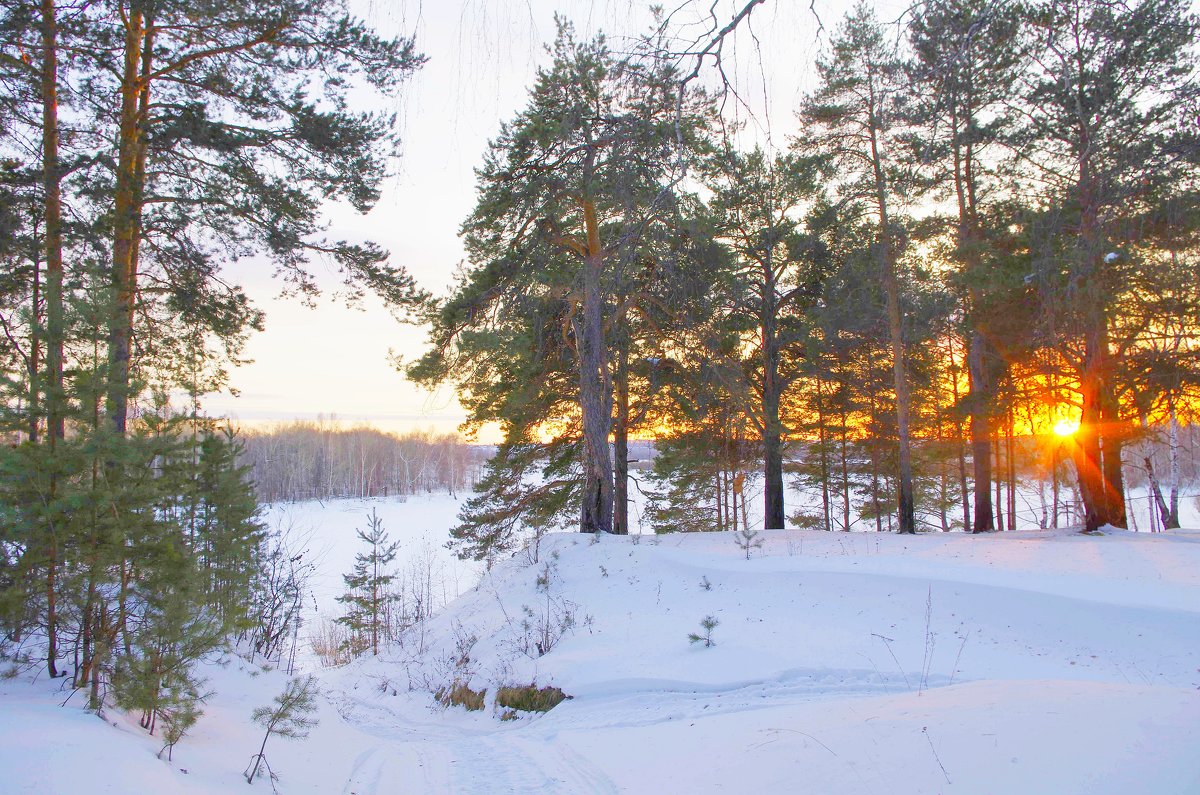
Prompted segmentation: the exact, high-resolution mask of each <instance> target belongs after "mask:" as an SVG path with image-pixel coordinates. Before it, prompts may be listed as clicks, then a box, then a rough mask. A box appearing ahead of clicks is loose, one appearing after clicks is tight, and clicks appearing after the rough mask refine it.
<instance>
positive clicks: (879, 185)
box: [794, 3, 916, 533]
mask: <svg viewBox="0 0 1200 795" xmlns="http://www.w3.org/2000/svg"><path fill="white" fill-rule="evenodd" d="M817 72H818V74H819V75H820V78H821V84H820V86H819V88H818V89H817V91H816V92H815V93H814V94H813V95H812V96H811V97H810V98H809V99H808V100H807V102H806V103H805V105H804V108H803V109H802V111H801V113H800V120H801V122H802V123H803V124H804V125H805V131H804V132H803V133H802V134H801V136H799V137H798V138H797V140H796V142H795V144H794V147H795V149H796V150H797V151H799V152H801V153H804V154H820V155H822V156H824V157H825V158H826V162H827V164H828V165H827V167H828V168H829V170H830V174H831V175H833V174H834V173H835V172H836V180H837V182H838V190H839V191H840V192H841V193H842V194H843V195H844V196H845V197H846V201H847V202H848V203H851V204H852V205H853V204H857V205H858V206H859V208H860V209H856V210H853V211H852V212H855V213H857V212H870V213H871V214H872V215H873V216H874V217H875V240H874V249H875V254H876V257H877V261H878V267H879V271H878V272H879V278H880V281H881V282H882V284H883V288H884V295H885V296H886V298H887V318H888V333H889V338H890V342H891V347H892V368H893V388H894V392H895V405H896V426H897V439H898V445H897V452H898V459H899V472H898V489H897V492H898V514H899V527H898V530H899V532H901V533H914V532H916V523H915V516H914V502H913V468H912V439H911V428H910V422H911V420H910V415H911V397H910V393H911V385H910V383H909V376H908V374H907V373H906V367H907V364H906V359H905V344H906V342H905V339H904V322H903V307H902V296H901V282H900V274H899V261H900V255H901V253H902V248H903V237H902V235H900V234H899V232H900V226H899V224H898V223H897V221H898V219H897V217H896V215H895V209H894V208H895V204H896V196H897V191H898V190H900V189H902V188H903V187H904V182H905V180H906V177H905V175H904V174H903V172H902V170H901V169H900V168H899V163H898V159H897V153H896V151H895V150H896V148H897V147H898V141H897V138H898V135H899V132H900V131H901V127H900V123H901V115H900V108H901V104H902V101H903V98H904V95H903V92H902V73H901V63H900V61H899V59H898V57H897V56H896V54H895V53H894V51H893V50H892V49H891V48H889V47H888V45H887V44H886V42H885V41H884V34H883V30H882V28H881V27H880V25H879V23H878V21H877V20H876V18H875V15H874V13H873V12H872V11H871V9H870V7H869V6H867V5H866V4H864V3H860V4H859V5H857V6H856V7H855V9H854V11H852V12H851V13H850V14H849V15H847V17H846V18H845V20H844V21H843V23H842V25H841V27H840V28H839V29H838V33H837V35H836V36H835V38H834V40H833V42H832V46H831V53H830V54H829V56H828V57H826V58H822V59H820V60H818V62H817Z"/></svg>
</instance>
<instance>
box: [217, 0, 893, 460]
mask: <svg viewBox="0 0 1200 795" xmlns="http://www.w3.org/2000/svg"><path fill="white" fill-rule="evenodd" d="M718 5H719V6H723V7H724V9H725V10H724V11H723V12H722V13H721V16H722V20H723V21H724V20H727V19H729V18H731V15H732V13H733V11H732V9H733V8H734V6H735V5H737V6H740V5H742V2H741V0H739V2H737V3H734V2H730V0H719V3H718ZM883 5H884V6H885V7H886V5H887V4H883ZM672 7H673V6H672ZM708 7H709V3H708V2H703V3H699V2H693V3H691V4H690V5H688V4H685V5H683V6H681V8H682V9H683V10H681V11H679V12H678V13H677V15H676V19H677V20H679V21H680V22H681V23H682V24H683V26H684V27H682V29H681V30H682V31H683V33H684V35H687V34H688V33H691V35H693V36H696V35H699V33H700V32H702V28H699V27H697V26H696V23H697V22H699V21H700V20H698V18H697V17H698V15H702V14H703V13H705V12H706V11H707V9H708ZM814 7H815V8H816V12H815V14H818V15H819V18H820V21H821V22H822V23H823V24H824V25H825V26H826V28H827V30H832V29H833V28H834V26H835V25H836V23H837V20H838V18H839V17H840V16H841V14H842V13H843V12H844V10H845V8H846V4H845V2H844V0H827V1H826V2H820V1H819V0H818V2H817V3H816V4H815V6H814ZM896 7H897V8H899V6H898V5H897V6H896ZM355 8H356V13H358V14H359V15H360V16H362V17H363V18H365V19H367V20H368V21H369V22H370V23H371V24H372V25H373V26H374V27H375V28H376V29H377V30H379V31H380V32H381V33H385V34H390V35H402V34H403V35H408V34H415V35H416V39H417V45H418V48H419V49H420V50H421V51H422V52H424V53H425V54H426V55H427V56H428V58H429V60H428V62H427V63H426V64H425V65H424V66H423V67H422V68H421V69H420V70H419V71H418V72H417V73H416V75H415V76H414V77H413V78H412V79H410V80H409V82H408V83H407V84H406V86H405V87H404V88H403V90H402V93H401V96H400V97H399V98H398V99H388V100H384V101H383V102H382V103H381V104H380V105H378V106H372V107H366V106H364V107H363V109H364V110H366V109H371V110H376V109H379V108H388V109H390V110H393V111H395V112H396V113H397V115H398V119H399V124H400V129H401V134H402V139H403V154H402V157H401V159H400V160H399V161H398V162H396V163H395V164H394V173H393V174H391V175H389V177H388V178H387V180H386V182H385V184H384V190H383V194H382V197H381V199H380V201H379V202H378V204H377V205H376V206H375V208H374V209H373V210H372V211H371V212H370V213H369V214H368V215H365V216H364V215H360V214H358V213H356V212H354V211H352V210H350V209H349V208H347V207H338V206H333V207H330V208H329V209H328V219H329V226H330V229H329V232H330V236H331V237H334V238H341V239H370V240H373V241H375V242H377V243H379V244H381V245H382V246H384V247H385V248H386V249H388V250H389V251H390V252H391V261H392V262H393V263H394V264H398V265H402V266H404V267H405V268H407V269H408V271H409V272H410V273H411V274H412V275H413V276H414V277H415V278H416V280H417V282H418V283H419V284H420V285H421V286H422V287H424V288H426V289H428V290H430V291H432V292H434V293H435V294H438V295H445V294H446V293H447V292H448V291H449V287H450V285H451V284H452V282H453V275H454V273H455V271H456V269H457V268H458V267H459V265H460V264H461V263H462V261H463V256H464V255H463V250H462V245H461V243H460V241H459V239H458V227H459V224H460V223H461V222H462V220H463V219H464V218H466V216H467V215H468V214H469V213H470V211H471V209H472V207H473V204H474V189H475V177H474V172H473V169H474V168H475V166H476V165H478V164H479V163H481V162H482V158H483V154H484V152H485V151H486V147H487V142H488V139H489V138H491V137H493V136H495V135H496V133H497V132H498V131H499V127H500V124H501V123H502V122H503V121H505V120H508V119H510V118H511V117H512V116H514V115H515V113H516V112H517V111H518V110H520V109H521V108H522V107H523V106H524V104H525V100H526V98H527V95H528V88H529V86H530V85H531V84H532V82H533V80H534V77H535V74H536V69H537V67H538V66H539V65H541V64H545V63H546V61H547V57H546V56H545V51H544V44H545V43H547V42H549V41H551V40H552V39H553V37H554V33H555V23H554V15H555V13H559V14H562V15H564V16H566V17H567V18H569V19H570V20H572V22H573V23H574V24H575V27H576V31H577V33H578V34H579V35H580V36H581V37H582V36H586V35H592V34H594V33H596V32H599V31H603V32H604V33H606V34H607V35H608V36H609V39H610V46H611V47H612V48H613V49H614V50H618V51H619V50H620V49H621V46H622V41H623V38H624V37H626V36H629V35H635V34H637V33H640V32H644V31H646V30H648V29H649V26H650V24H651V17H650V14H649V11H648V10H647V9H648V4H645V3H642V2H635V1H634V0H590V1H589V0H508V1H507V2H496V0H458V1H457V2H454V1H452V0H448V1H447V2H417V1H416V0H393V2H390V3H386V2H379V1H378V0H369V1H368V2H361V3H358V4H357V5H356V6H355ZM897 13H898V12H897ZM880 14H881V17H883V18H885V19H886V18H887V17H886V12H884V11H881V12H880ZM817 19H818V17H817V16H815V15H814V11H813V10H811V9H810V7H809V4H808V2H807V1H806V0H769V2H768V3H766V4H765V5H763V6H760V7H759V8H757V9H756V10H755V11H754V13H753V14H752V16H751V26H750V27H749V28H746V29H744V30H740V31H739V33H738V39H737V40H736V42H735V45H736V58H734V59H732V60H730V61H729V62H728V63H727V67H728V68H729V69H730V70H731V74H732V77H733V79H734V80H735V82H736V83H737V84H738V85H739V87H740V88H741V92H742V95H743V98H744V102H745V105H746V107H742V106H739V105H738V104H737V103H736V102H731V103H730V105H729V106H728V110H729V112H730V113H731V114H733V115H735V116H738V117H740V118H742V119H749V120H750V122H749V123H748V133H747V134H748V135H749V136H750V137H752V138H753V139H755V140H757V141H760V142H763V143H766V144H768V145H775V146H786V139H787V134H788V132H789V130H790V125H791V120H792V112H793V109H794V108H795V107H796V106H797V105H798V102H799V99H800V97H801V96H802V92H803V90H804V89H805V87H806V86H808V85H810V83H809V82H808V81H810V80H811V64H812V61H813V58H814V56H815V54H816V53H817V51H818V50H819V48H820V46H821V42H822V41H824V40H825V39H824V38H823V35H819V33H818V24H817ZM689 21H690V22H691V23H692V24H690V25H689V24H688V23H689ZM707 77H709V78H711V74H708V75H707ZM365 101H367V102H375V101H377V100H365ZM747 107H748V108H751V109H753V115H752V116H751V115H748V113H747V110H746V108H747ZM234 267H235V268H236V271H235V272H234V273H232V274H231V276H232V278H234V279H236V280H237V281H238V283H240V284H242V285H243V287H244V288H245V289H246V291H247V293H248V294H249V295H250V297H251V299H252V300H253V301H254V302H255V303H256V304H257V305H258V306H259V307H260V308H262V309H263V310H265V312H266V330H265V331H263V332H260V333H257V334H255V335H254V336H253V337H252V338H251V339H250V341H249V343H248V345H247V348H246V350H245V356H246V357H247V358H248V359H250V360H252V361H251V363H249V364H246V365H243V366H241V367H238V368H235V369H234V370H233V372H232V378H231V386H232V388H233V390H235V391H236V393H237V394H236V395H234V394H230V393H225V394H220V395H213V396H210V397H209V398H208V400H207V401H206V407H207V409H208V411H209V413H211V414H213V415H220V416H229V417H231V418H232V419H234V420H235V421H236V422H237V423H238V424H240V425H243V426H254V425H259V424H263V423H270V422H281V421H288V420H291V419H296V418H302V419H316V418H318V417H322V416H323V417H325V418H331V417H336V418H338V419H339V420H340V421H342V422H346V423H369V424H372V425H374V426H376V427H379V428H382V429H384V430H388V431H398V432H403V431H405V430H410V429H418V430H423V429H434V430H437V431H442V432H452V431H454V430H455V429H456V428H457V426H458V425H459V423H461V422H462V420H463V419H464V416H465V415H464V413H463V412H462V410H461V408H460V407H459V405H458V402H457V400H456V398H455V395H454V393H453V391H452V390H451V389H449V388H444V389H442V390H440V391H437V392H434V393H430V392H427V391H426V390H424V389H421V388H418V387H416V386H415V385H413V384H411V383H409V382H407V381H406V380H405V379H404V377H403V376H402V375H401V374H400V372H398V371H397V369H396V368H395V367H394V366H393V364H392V361H393V360H394V358H395V357H400V358H401V359H402V360H408V361H411V360H413V359H415V358H417V357H419V356H420V354H421V351H422V349H423V345H424V340H425V333H424V331H423V330H422V329H420V328H417V327H413V326H409V325H404V324H401V323H399V322H398V321H397V320H396V319H394V318H393V317H392V316H391V314H389V313H388V311H387V310H386V309H385V308H384V307H383V305H382V303H381V302H379V301H378V300H376V299H373V298H367V299H366V300H364V301H363V302H361V304H360V305H359V306H347V305H346V304H345V302H344V301H341V300H338V299H337V298H335V297H334V296H333V295H332V291H334V290H336V287H337V283H338V281H337V279H336V277H335V276H334V274H333V271H332V269H331V268H327V267H325V266H323V265H321V264H320V263H317V264H315V265H314V267H313V270H314V271H315V273H316V274H317V276H318V281H319V283H321V284H322V286H323V287H324V288H325V289H326V290H327V293H326V295H324V296H323V297H322V298H321V299H319V300H318V301H317V303H316V306H315V307H313V308H308V307H305V306H304V305H302V304H301V303H300V302H299V301H297V300H295V299H283V298H280V297H279V292H280V284H279V283H278V282H276V281H274V280H273V279H272V278H271V267H270V264H269V263H267V262H265V261H252V262H242V263H238V264H237V265H236V266H234ZM489 435H490V436H491V437H492V438H481V441H494V433H492V434H484V436H485V437H487V436H489Z"/></svg>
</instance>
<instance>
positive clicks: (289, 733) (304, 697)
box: [243, 676, 317, 784]
mask: <svg viewBox="0 0 1200 795" xmlns="http://www.w3.org/2000/svg"><path fill="white" fill-rule="evenodd" d="M316 708H317V681H316V680H315V679H314V678H313V677H311V676H306V677H304V678H302V679H301V678H299V677H297V678H295V679H290V680H288V683H287V687H285V688H284V689H283V692H282V693H280V694H279V695H277V696H275V704H274V706H268V707H259V708H258V709H256V710H254V712H253V713H252V714H251V716H250V717H251V719H252V720H253V721H254V722H255V723H257V724H258V725H259V726H262V727H263V728H264V729H266V734H264V735H263V741H262V745H261V746H260V747H259V749H258V753H257V754H255V755H254V756H252V757H250V764H249V765H247V766H246V771H245V772H244V773H243V775H245V776H246V783H247V784H253V783H254V777H255V776H257V775H258V768H259V766H263V767H266V769H267V773H268V774H269V775H270V777H271V780H272V781H274V780H275V778H276V777H275V773H274V771H272V770H271V766H270V765H269V764H267V757H266V750H267V740H269V739H271V735H272V734H277V735H279V736H280V737H289V738H292V739H303V738H305V737H307V736H308V730H309V729H311V728H312V727H313V726H316V725H317V721H316V719H315V718H311V717H309V715H310V713H312V712H313V711H314V710H316Z"/></svg>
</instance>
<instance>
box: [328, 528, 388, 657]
mask: <svg viewBox="0 0 1200 795" xmlns="http://www.w3.org/2000/svg"><path fill="white" fill-rule="evenodd" d="M357 534H358V539H359V540H360V541H362V542H363V543H364V544H366V545H367V547H368V548H367V551H366V552H360V553H358V554H357V555H355V556H354V570H353V571H352V572H351V573H349V574H345V575H342V580H343V581H344V582H345V583H346V588H347V591H346V593H345V594H343V595H342V596H339V597H338V601H339V602H341V603H342V604H344V605H346V606H347V608H346V615H344V616H342V617H340V618H339V619H338V623H340V624H344V625H346V626H347V627H348V628H349V629H350V632H351V633H352V634H353V639H352V640H350V641H348V643H349V644H350V650H351V652H352V653H356V654H357V653H358V652H360V651H365V650H366V649H370V650H371V653H372V654H379V638H380V636H381V635H382V636H384V637H385V638H386V637H387V633H388V626H387V624H386V620H387V603H388V602H389V601H390V600H391V599H392V595H391V594H390V593H389V592H388V586H389V585H390V584H391V583H392V580H394V579H396V577H395V575H394V574H393V573H392V572H391V571H389V570H388V566H390V565H391V563H392V561H393V560H395V559H396V551H397V550H398V549H399V548H400V542H399V541H394V542H393V541H389V540H388V535H387V531H386V530H384V528H383V520H382V519H380V518H379V514H378V513H376V511H375V509H374V508H372V509H371V513H370V514H368V516H367V529H366V530H358V531H357Z"/></svg>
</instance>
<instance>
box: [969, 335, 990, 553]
mask: <svg viewBox="0 0 1200 795" xmlns="http://www.w3.org/2000/svg"><path fill="white" fill-rule="evenodd" d="M992 353H993V348H992V344H991V343H990V342H989V341H988V339H987V337H986V336H985V335H984V334H983V333H982V332H981V331H979V330H978V329H976V330H975V331H973V332H972V333H971V344H970V348H969V350H968V351H967V372H968V374H969V376H970V378H969V381H968V383H969V384H970V392H969V394H968V397H967V399H968V401H969V405H970V406H971V421H970V433H971V464H972V477H973V479H974V482H975V524H974V525H973V527H972V531H973V532H976V533H985V532H988V531H991V530H995V529H996V525H995V524H994V513H993V509H992V431H991V428H990V427H989V425H990V423H989V417H990V413H991V402H992V401H993V400H994V399H995V391H996V390H995V385H994V383H993V380H992V379H993V375H994V373H993V368H991V367H989V366H988V359H989V358H990V356H991V354H992Z"/></svg>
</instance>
